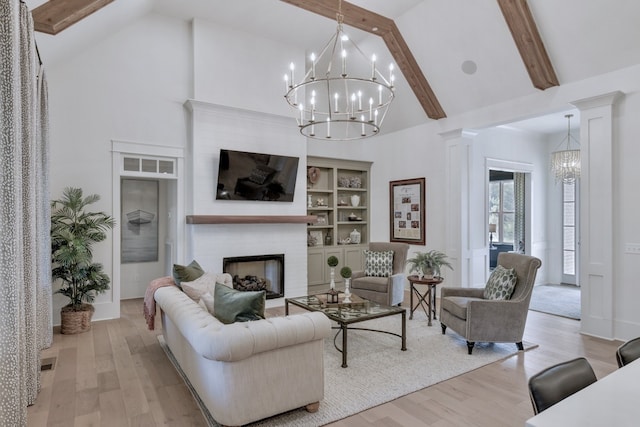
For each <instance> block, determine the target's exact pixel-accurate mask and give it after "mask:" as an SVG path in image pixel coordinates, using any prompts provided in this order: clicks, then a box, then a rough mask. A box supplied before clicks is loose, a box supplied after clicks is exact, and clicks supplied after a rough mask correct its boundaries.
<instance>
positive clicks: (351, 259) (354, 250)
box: [344, 246, 366, 271]
mask: <svg viewBox="0 0 640 427" xmlns="http://www.w3.org/2000/svg"><path fill="white" fill-rule="evenodd" d="M365 249H366V246H353V247H350V246H346V247H345V248H344V259H345V263H346V264H345V265H348V266H349V267H351V271H362V270H364V250H365Z"/></svg>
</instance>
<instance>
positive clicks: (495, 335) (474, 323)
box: [440, 252, 542, 354]
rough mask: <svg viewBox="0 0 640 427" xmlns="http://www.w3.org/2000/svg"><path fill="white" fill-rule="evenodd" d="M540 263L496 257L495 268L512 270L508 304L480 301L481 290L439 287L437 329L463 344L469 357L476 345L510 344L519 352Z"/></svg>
mask: <svg viewBox="0 0 640 427" xmlns="http://www.w3.org/2000/svg"><path fill="white" fill-rule="evenodd" d="M541 264H542V263H541V261H540V260H539V259H538V258H535V257H532V256H529V255H522V254H516V253H505V252H503V253H501V254H500V255H498V265H501V266H503V267H504V268H514V269H515V273H516V276H517V277H518V280H517V282H516V285H515V289H514V290H513V294H512V295H511V299H509V300H488V299H484V288H459V287H455V288H452V287H443V288H442V289H441V293H440V326H441V327H442V333H443V334H444V333H445V331H446V329H447V327H449V328H451V329H453V330H454V331H455V332H457V333H458V334H460V335H462V336H463V337H464V338H465V339H466V340H467V348H468V351H469V354H471V352H472V351H473V346H474V345H475V342H476V341H480V342H513V343H516V345H517V346H518V349H519V350H522V349H523V347H522V336H523V334H524V326H525V323H526V321H527V313H528V311H529V301H530V300H531V291H532V290H533V284H534V282H535V279H536V274H537V272H538V268H540V265H541Z"/></svg>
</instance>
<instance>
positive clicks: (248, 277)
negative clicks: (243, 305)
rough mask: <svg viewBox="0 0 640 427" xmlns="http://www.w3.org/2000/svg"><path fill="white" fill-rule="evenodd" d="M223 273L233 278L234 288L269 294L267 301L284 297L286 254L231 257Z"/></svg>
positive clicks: (223, 268)
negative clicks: (263, 291)
mask: <svg viewBox="0 0 640 427" xmlns="http://www.w3.org/2000/svg"><path fill="white" fill-rule="evenodd" d="M222 271H223V272H225V273H229V274H230V275H231V276H232V277H233V288H234V289H237V290H240V291H261V290H265V291H266V292H267V299H273V298H282V297H283V296H284V254H272V255H253V256H241V257H229V258H223V260H222Z"/></svg>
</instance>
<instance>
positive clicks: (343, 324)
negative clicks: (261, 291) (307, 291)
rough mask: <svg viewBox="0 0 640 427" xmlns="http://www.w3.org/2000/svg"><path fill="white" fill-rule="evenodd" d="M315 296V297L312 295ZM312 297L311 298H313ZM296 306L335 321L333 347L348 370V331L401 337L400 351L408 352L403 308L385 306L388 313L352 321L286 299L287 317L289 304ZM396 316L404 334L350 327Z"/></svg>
mask: <svg viewBox="0 0 640 427" xmlns="http://www.w3.org/2000/svg"><path fill="white" fill-rule="evenodd" d="M311 296H313V295H311ZM311 296H310V297H311ZM290 303H291V304H292V305H295V306H297V307H300V308H303V309H305V310H307V311H320V312H321V313H324V314H325V316H327V317H328V318H329V319H330V320H333V321H334V322H336V323H337V324H338V325H339V326H337V327H333V329H338V332H336V335H335V336H334V337H333V346H334V347H335V348H336V350H338V351H339V352H340V353H342V367H343V368H346V367H347V366H348V365H347V355H348V352H347V342H348V340H347V336H348V335H347V331H348V330H350V329H351V330H359V331H370V332H380V333H384V334H389V335H394V336H396V337H399V338H400V339H401V340H402V347H400V350H402V351H406V350H407V311H406V310H405V309H404V308H401V307H388V306H383V307H384V308H385V309H387V310H388V311H385V312H382V313H372V314H368V315H365V316H363V317H356V318H351V319H344V318H342V317H339V316H335V315H333V314H331V313H327V312H326V311H325V310H322V309H317V308H314V307H311V306H310V305H308V304H305V303H303V302H301V301H298V300H297V299H296V298H285V300H284V312H285V315H289V304H290ZM396 314H400V315H402V334H396V333H394V332H389V331H382V330H379V329H368V328H354V327H351V328H350V327H349V325H351V324H354V323H359V322H366V321H367V320H373V319H378V318H381V317H387V316H393V315H396ZM340 332H342V348H339V347H338V345H337V344H336V340H337V338H338V335H339V334H340Z"/></svg>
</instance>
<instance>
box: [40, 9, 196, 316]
mask: <svg viewBox="0 0 640 427" xmlns="http://www.w3.org/2000/svg"><path fill="white" fill-rule="evenodd" d="M189 39H190V35H189V26H188V25H187V24H186V23H183V22H180V21H175V20H168V19H166V18H163V17H161V16H157V15H150V16H148V17H146V18H145V19H143V20H140V21H138V22H136V23H135V25H132V26H129V27H127V28H125V29H124V30H122V31H120V32H118V33H115V34H113V35H112V36H111V37H109V38H106V39H104V40H103V41H102V42H101V43H98V44H96V45H94V46H93V47H92V48H91V49H90V50H87V51H84V52H82V53H80V54H78V55H77V56H75V57H73V58H71V59H69V60H67V61H65V62H64V63H60V64H58V65H57V66H55V67H52V68H47V69H46V72H47V76H48V80H49V110H50V129H51V169H50V175H51V197H52V198H54V199H55V198H58V197H60V195H61V194H62V190H63V188H65V187H68V186H75V187H81V188H82V189H83V190H84V192H85V193H87V194H90V193H96V194H99V195H100V196H101V200H100V202H99V203H97V204H95V205H94V206H95V209H96V210H102V211H105V212H107V213H109V214H111V215H113V216H114V217H115V218H116V220H117V221H118V222H121V221H122V219H121V218H120V213H119V212H113V208H112V206H111V194H112V191H113V188H112V181H111V172H112V165H111V141H112V139H121V140H127V141H136V142H141V143H154V144H158V145H168V146H171V145H173V146H180V147H182V146H184V145H185V141H186V137H187V133H186V121H185V118H184V117H185V113H184V107H183V103H184V101H185V99H187V98H188V97H189V95H190V92H189V91H190V87H191V82H190V72H189V68H190V66H189V63H190V56H189ZM45 66H46V64H45ZM114 238H116V239H119V236H110V237H109V238H108V239H107V240H106V241H105V242H102V243H99V244H97V245H96V246H95V252H94V259H95V261H96V262H100V263H102V264H104V268H105V271H106V272H107V274H108V275H109V276H110V277H112V278H113V259H112V252H111V245H112V239H114ZM120 296H121V295H120V283H112V284H111V290H110V291H108V292H107V293H105V294H102V295H100V296H99V297H98V298H97V300H96V304H95V307H96V313H95V316H94V318H95V319H103V318H111V317H118V316H119V313H120ZM66 303H67V301H66V298H63V297H61V296H60V295H56V296H55V297H54V308H53V314H54V318H53V322H54V324H58V323H59V322H60V314H59V310H58V308H60V307H62V306H63V305H65V304H66Z"/></svg>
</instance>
